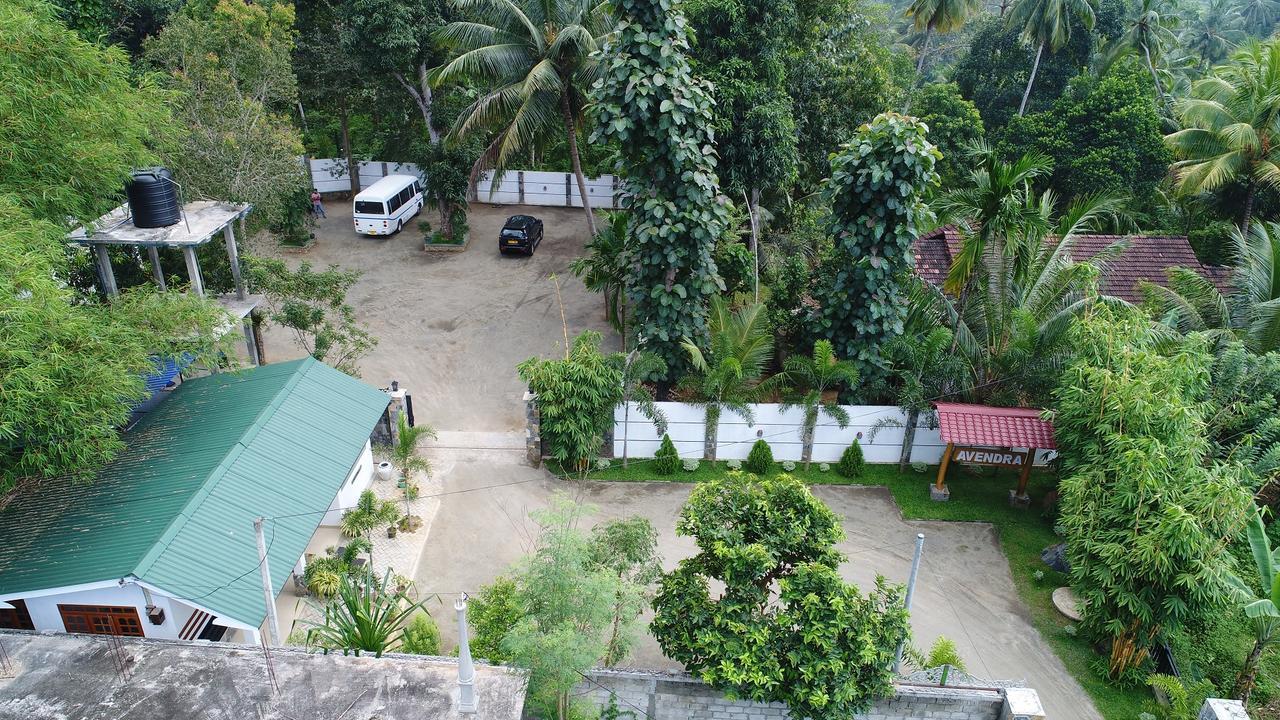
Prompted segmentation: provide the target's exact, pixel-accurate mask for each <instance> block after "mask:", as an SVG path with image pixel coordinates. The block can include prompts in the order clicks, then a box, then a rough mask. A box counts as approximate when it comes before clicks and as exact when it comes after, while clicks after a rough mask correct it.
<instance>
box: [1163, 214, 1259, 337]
mask: <svg viewBox="0 0 1280 720" xmlns="http://www.w3.org/2000/svg"><path fill="white" fill-rule="evenodd" d="M1231 241H1232V245H1233V247H1234V255H1235V258H1236V264H1235V267H1234V268H1233V269H1232V271H1231V285H1232V287H1233V288H1234V292H1232V293H1229V294H1226V295H1224V294H1223V293H1222V291H1221V290H1220V289H1219V288H1218V286H1217V285H1215V284H1214V283H1213V281H1211V280H1209V279H1208V278H1205V277H1204V276H1202V275H1200V274H1199V273H1197V272H1195V271H1193V270H1188V269H1186V268H1172V269H1170V270H1169V280H1168V284H1167V286H1160V285H1155V284H1153V283H1148V284H1145V285H1144V286H1143V290H1144V291H1145V294H1146V295H1147V298H1148V300H1149V302H1150V304H1151V308H1152V312H1153V313H1154V314H1155V316H1156V318H1157V319H1158V320H1160V321H1161V322H1163V323H1164V324H1166V325H1169V326H1171V327H1173V328H1175V329H1177V330H1179V331H1180V332H1183V333H1190V332H1202V333H1206V334H1208V335H1209V337H1210V340H1211V341H1212V342H1213V344H1214V346H1215V347H1217V348H1225V347H1226V344H1225V342H1224V341H1226V340H1227V339H1229V338H1231V337H1238V338H1239V339H1240V340H1241V341H1243V342H1244V344H1245V345H1246V346H1247V347H1248V348H1249V349H1250V350H1252V351H1254V352H1256V353H1267V352H1272V351H1275V350H1280V224H1278V223H1255V224H1254V225H1253V226H1252V227H1251V228H1250V229H1249V233H1248V234H1247V235H1246V234H1245V233H1243V232H1240V231H1239V230H1238V229H1237V230H1235V231H1233V232H1232V234H1231Z"/></svg>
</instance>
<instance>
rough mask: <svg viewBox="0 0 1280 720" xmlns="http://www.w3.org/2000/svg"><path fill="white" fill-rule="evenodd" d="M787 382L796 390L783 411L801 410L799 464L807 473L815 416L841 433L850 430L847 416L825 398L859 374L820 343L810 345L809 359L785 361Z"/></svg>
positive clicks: (828, 343)
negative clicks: (840, 430)
mask: <svg viewBox="0 0 1280 720" xmlns="http://www.w3.org/2000/svg"><path fill="white" fill-rule="evenodd" d="M786 378H787V380H788V381H789V382H791V383H793V384H794V385H795V387H796V389H795V391H794V392H792V393H791V395H790V396H788V397H787V399H786V400H785V401H784V402H783V403H782V409H783V410H789V409H791V408H800V410H801V411H802V412H804V427H803V430H802V431H801V433H800V436H801V442H802V443H803V445H804V449H803V450H802V451H801V457H800V460H801V462H803V463H804V469H805V470H808V469H809V465H810V463H811V461H812V458H813V436H814V431H815V430H816V429H817V426H818V416H819V415H826V416H827V417H829V418H831V419H832V420H835V421H836V424H837V425H839V426H840V428H841V429H844V428H846V427H848V426H849V412H848V411H847V410H845V409H844V408H843V407H841V406H840V404H839V403H838V402H837V401H836V398H835V397H827V394H828V393H831V394H832V395H834V391H835V390H837V389H838V388H839V387H840V386H841V385H853V384H854V383H856V382H858V370H857V367H856V366H855V365H854V364H853V363H851V362H849V361H848V360H841V359H840V358H838V357H836V351H835V349H834V348H832V346H831V341H830V340H819V341H817V342H816V343H814V344H813V355H812V356H810V357H805V356H804V355H793V356H791V357H789V358H787V362H786Z"/></svg>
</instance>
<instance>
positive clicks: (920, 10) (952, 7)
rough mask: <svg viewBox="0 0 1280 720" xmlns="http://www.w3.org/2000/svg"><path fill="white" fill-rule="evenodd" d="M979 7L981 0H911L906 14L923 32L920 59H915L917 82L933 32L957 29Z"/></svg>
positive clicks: (922, 71)
mask: <svg viewBox="0 0 1280 720" xmlns="http://www.w3.org/2000/svg"><path fill="white" fill-rule="evenodd" d="M981 9H982V2H981V0H912V2H911V4H910V5H908V6H907V12H906V15H907V17H909V18H911V19H912V21H913V24H914V27H915V29H916V31H918V32H923V33H924V39H923V40H922V41H921V43H920V59H919V60H917V61H916V77H917V78H918V79H917V82H922V81H923V77H924V76H923V73H924V59H925V57H926V56H927V55H928V54H929V40H930V38H931V37H932V35H933V33H939V34H946V33H949V32H954V31H956V30H959V29H960V28H961V27H963V26H964V24H965V23H966V22H968V20H969V17H970V16H972V15H973V14H975V13H977V12H978V11H979V10H981Z"/></svg>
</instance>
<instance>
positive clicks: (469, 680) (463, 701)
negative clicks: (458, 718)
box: [453, 595, 476, 713]
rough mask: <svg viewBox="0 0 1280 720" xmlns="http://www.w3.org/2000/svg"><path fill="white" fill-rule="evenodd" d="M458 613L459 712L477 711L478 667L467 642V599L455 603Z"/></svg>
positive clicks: (463, 598)
mask: <svg viewBox="0 0 1280 720" xmlns="http://www.w3.org/2000/svg"><path fill="white" fill-rule="evenodd" d="M453 609H454V611H456V612H457V613H458V712H460V713H474V712H475V711H476V682H475V681H476V667H475V665H474V664H473V663H472V662H471V644H470V643H469V642H468V640H467V599H466V596H465V595H464V596H463V597H461V598H459V599H458V600H455V601H454V602H453Z"/></svg>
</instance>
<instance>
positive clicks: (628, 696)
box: [578, 670, 1004, 720]
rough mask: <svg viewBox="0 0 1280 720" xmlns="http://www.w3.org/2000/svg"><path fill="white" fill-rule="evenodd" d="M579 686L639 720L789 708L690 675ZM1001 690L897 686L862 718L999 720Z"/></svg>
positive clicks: (597, 675) (758, 718) (781, 715)
mask: <svg viewBox="0 0 1280 720" xmlns="http://www.w3.org/2000/svg"><path fill="white" fill-rule="evenodd" d="M588 677H589V679H588V680H587V681H585V682H583V683H582V684H581V685H579V686H578V694H579V695H580V696H584V697H589V698H590V699H591V700H592V701H593V702H595V703H597V704H599V705H601V706H604V705H606V704H607V703H608V702H609V696H610V695H611V694H613V695H615V696H616V698H617V705H618V709H619V710H620V711H622V712H623V713H624V717H626V716H627V715H625V713H627V712H630V713H631V714H632V715H634V717H635V718H636V720H646V717H645V716H646V715H647V716H648V718H647V720H690V718H697V719H698V720H787V718H788V717H789V716H788V714H787V706H786V705H783V704H781V703H768V704H764V703H756V702H751V701H745V700H730V699H728V698H726V697H724V695H723V694H722V693H721V692H719V691H717V690H715V689H713V688H711V687H710V686H708V685H705V684H704V683H702V682H701V681H699V680H696V679H694V678H692V677H690V676H688V675H675V674H658V673H643V672H629V671H615V670H596V671H594V672H592V673H589V676H588ZM1003 705H1004V693H1002V692H1001V691H999V690H979V689H968V688H935V687H919V686H912V685H898V686H897V692H896V693H895V695H894V696H893V697H891V698H885V699H883V700H880V701H878V702H876V703H875V704H874V705H872V706H871V708H870V709H869V710H867V712H865V713H863V714H861V715H858V716H856V717H857V718H859V719H860V720H900V719H901V720H906V719H908V718H911V719H917V718H923V719H926V720H927V719H934V720H999V718H1000V716H1001V708H1002V707H1003Z"/></svg>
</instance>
